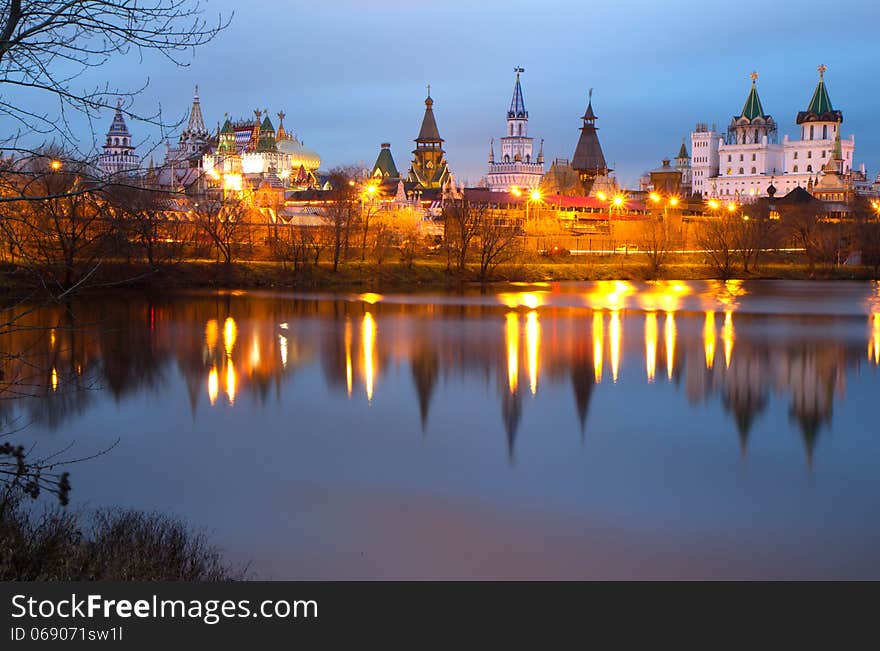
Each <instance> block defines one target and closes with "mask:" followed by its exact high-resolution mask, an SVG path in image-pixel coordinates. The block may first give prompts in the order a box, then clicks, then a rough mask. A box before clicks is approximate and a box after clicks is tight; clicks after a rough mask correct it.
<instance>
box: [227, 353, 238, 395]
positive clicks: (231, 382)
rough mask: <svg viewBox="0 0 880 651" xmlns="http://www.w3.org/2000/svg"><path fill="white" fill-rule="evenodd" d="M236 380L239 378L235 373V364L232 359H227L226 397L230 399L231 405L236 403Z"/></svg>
mask: <svg viewBox="0 0 880 651" xmlns="http://www.w3.org/2000/svg"><path fill="white" fill-rule="evenodd" d="M236 380H237V377H236V375H235V364H233V363H232V360H231V359H227V360H226V399H227V400H228V401H229V404H230V405H234V404H235V390H236Z"/></svg>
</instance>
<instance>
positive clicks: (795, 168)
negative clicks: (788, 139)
mask: <svg viewBox="0 0 880 651" xmlns="http://www.w3.org/2000/svg"><path fill="white" fill-rule="evenodd" d="M794 173H795V174H797V173H798V166H797V165H795V166H794Z"/></svg>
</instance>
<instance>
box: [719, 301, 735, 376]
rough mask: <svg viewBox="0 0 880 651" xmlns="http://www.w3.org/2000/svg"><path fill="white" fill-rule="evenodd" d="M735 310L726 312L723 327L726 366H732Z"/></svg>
mask: <svg viewBox="0 0 880 651" xmlns="http://www.w3.org/2000/svg"><path fill="white" fill-rule="evenodd" d="M733 336H734V335H733V312H731V311H730V310H727V311H726V312H725V313H724V325H723V326H722V327H721V341H722V342H723V343H724V367H725V368H730V360H731V358H732V357H733Z"/></svg>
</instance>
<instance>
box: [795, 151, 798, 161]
mask: <svg viewBox="0 0 880 651" xmlns="http://www.w3.org/2000/svg"><path fill="white" fill-rule="evenodd" d="M797 155H798V153H797V152H794V159H795V160H797Z"/></svg>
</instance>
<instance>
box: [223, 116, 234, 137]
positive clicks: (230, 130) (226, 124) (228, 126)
mask: <svg viewBox="0 0 880 651" xmlns="http://www.w3.org/2000/svg"><path fill="white" fill-rule="evenodd" d="M220 133H231V134H235V129H233V128H232V122H230V121H229V118H226V122H224V123H223V128H222V129H221V130H220Z"/></svg>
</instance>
